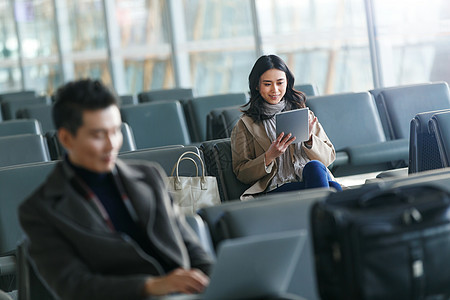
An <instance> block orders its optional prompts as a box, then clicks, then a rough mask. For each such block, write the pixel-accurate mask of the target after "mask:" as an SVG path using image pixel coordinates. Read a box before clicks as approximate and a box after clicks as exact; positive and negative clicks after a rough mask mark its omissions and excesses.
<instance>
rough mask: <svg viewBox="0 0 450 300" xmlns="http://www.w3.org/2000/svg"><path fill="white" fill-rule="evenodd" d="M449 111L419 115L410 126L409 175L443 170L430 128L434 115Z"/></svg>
mask: <svg viewBox="0 0 450 300" xmlns="http://www.w3.org/2000/svg"><path fill="white" fill-rule="evenodd" d="M446 111H447V112H449V111H450V109H448V110H435V111H430V112H423V113H420V114H417V115H416V116H415V117H414V119H412V120H411V124H410V138H409V164H408V173H417V172H423V171H427V170H434V169H439V168H443V167H444V165H443V163H442V160H441V156H440V154H439V148H438V143H437V140H436V136H435V135H434V134H432V132H431V130H430V128H429V122H430V120H431V118H432V117H433V115H435V114H437V113H440V112H446Z"/></svg>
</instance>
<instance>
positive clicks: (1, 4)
mask: <svg viewBox="0 0 450 300" xmlns="http://www.w3.org/2000/svg"><path fill="white" fill-rule="evenodd" d="M261 54H277V55H279V56H281V57H282V58H283V59H284V60H285V61H286V62H287V64H288V65H289V67H290V68H291V70H292V71H293V72H294V75H295V78H296V84H301V83H313V84H315V85H317V86H318V88H319V92H320V93H321V94H331V93H340V92H351V91H363V90H368V89H372V88H376V87H383V86H393V85H401V84H410V83H418V82H427V81H441V80H443V81H447V82H450V67H449V61H450V1H448V0H426V1H425V0H226V1H223V0H0V93H5V92H12V91H19V90H35V91H37V92H38V93H45V94H51V93H52V92H53V91H54V90H55V89H56V88H57V87H58V86H59V85H61V84H62V83H64V82H66V81H69V80H73V79H78V78H85V77H92V78H100V79H102V81H103V82H105V83H107V84H108V85H110V86H112V87H114V88H115V89H116V91H117V93H118V94H132V93H138V92H140V91H144V90H155V89H165V88H174V87H192V88H193V89H194V91H195V93H196V95H197V96H205V95H211V94H220V93H230V92H243V91H244V92H246V91H247V90H248V86H247V78H248V73H249V72H250V69H251V67H252V65H253V63H254V61H255V60H256V59H257V58H258V57H259V56H260V55H261Z"/></svg>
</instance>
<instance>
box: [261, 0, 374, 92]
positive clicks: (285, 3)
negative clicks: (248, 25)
mask: <svg viewBox="0 0 450 300" xmlns="http://www.w3.org/2000/svg"><path fill="white" fill-rule="evenodd" d="M256 4H257V12H258V20H259V27H260V32H261V39H262V49H263V53H265V54H269V53H275V54H279V55H280V56H282V57H283V58H284V59H285V60H286V62H287V63H288V65H289V67H290V68H291V70H292V71H293V72H294V75H295V78H296V83H298V84H301V83H313V84H316V85H317V86H318V88H319V90H320V91H321V93H336V92H344V91H354V90H367V89H369V88H371V87H372V86H373V85H372V73H371V65H370V51H369V40H368V37H367V24H366V20H365V17H364V16H365V10H364V2H363V1H361V0H342V1H331V0H315V1H297V0H256Z"/></svg>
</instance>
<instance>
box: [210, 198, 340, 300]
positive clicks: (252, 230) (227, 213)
mask: <svg viewBox="0 0 450 300" xmlns="http://www.w3.org/2000/svg"><path fill="white" fill-rule="evenodd" d="M330 192H331V190H329V189H315V190H304V191H299V192H291V193H283V194H282V195H281V194H278V195H276V194H274V195H267V196H263V197H260V198H259V202H258V204H255V205H247V206H234V207H232V208H227V209H226V210H224V212H223V215H222V217H221V218H220V219H219V225H218V227H219V231H220V232H221V236H222V237H223V238H224V239H234V238H241V237H247V236H254V235H261V234H267V233H276V232H283V231H290V230H302V229H303V230H306V231H307V233H308V239H307V241H306V243H305V246H304V248H303V250H302V252H301V254H300V258H299V261H298V262H297V266H296V268H295V271H294V274H293V276H292V280H291V283H290V285H289V288H288V292H289V293H291V294H295V295H299V296H302V297H304V298H305V299H319V297H318V294H317V288H316V280H315V278H316V276H315V268H314V254H313V249H312V231H311V229H310V217H309V215H310V209H311V207H312V205H313V204H314V203H315V202H317V201H319V200H321V199H324V198H325V197H326V196H328V195H329V193H330ZM264 198H266V199H264Z"/></svg>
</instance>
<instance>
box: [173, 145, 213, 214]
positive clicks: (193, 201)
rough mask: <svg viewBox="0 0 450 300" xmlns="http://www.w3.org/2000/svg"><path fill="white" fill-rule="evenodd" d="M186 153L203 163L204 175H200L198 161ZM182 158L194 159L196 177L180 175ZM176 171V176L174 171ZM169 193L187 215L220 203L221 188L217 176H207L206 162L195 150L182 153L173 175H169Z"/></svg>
mask: <svg viewBox="0 0 450 300" xmlns="http://www.w3.org/2000/svg"><path fill="white" fill-rule="evenodd" d="M186 155H193V156H195V157H197V158H198V160H199V161H200V163H201V164H202V175H201V176H198V166H197V163H196V161H195V160H194V159H193V158H191V157H185V156H186ZM182 160H190V161H192V162H193V163H194V164H195V166H196V169H197V174H196V176H195V177H188V176H179V175H178V174H179V173H178V167H179V164H180V162H181V161H182ZM174 171H175V176H173V173H174ZM168 179H169V182H168V189H169V194H170V195H171V196H172V199H173V201H174V203H175V204H177V205H178V206H179V207H180V210H181V211H182V212H183V213H184V214H186V215H192V214H195V213H196V212H197V210H198V209H200V208H202V207H205V206H213V205H218V204H220V195H219V188H218V185H217V180H216V177H214V176H205V164H204V163H203V160H202V158H201V157H200V155H198V154H197V153H195V152H192V151H186V152H184V153H183V154H181V155H180V157H179V158H178V161H177V162H176V164H175V165H174V167H173V169H172V173H171V176H169V177H168Z"/></svg>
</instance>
